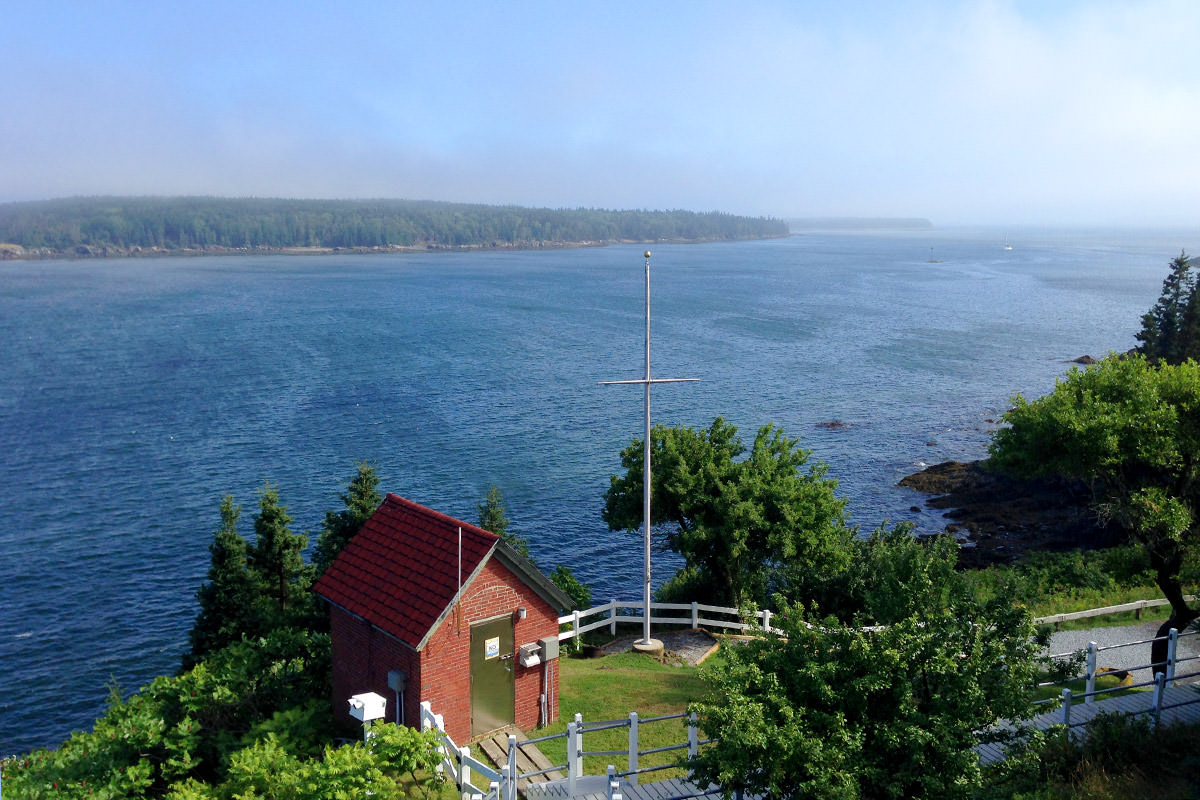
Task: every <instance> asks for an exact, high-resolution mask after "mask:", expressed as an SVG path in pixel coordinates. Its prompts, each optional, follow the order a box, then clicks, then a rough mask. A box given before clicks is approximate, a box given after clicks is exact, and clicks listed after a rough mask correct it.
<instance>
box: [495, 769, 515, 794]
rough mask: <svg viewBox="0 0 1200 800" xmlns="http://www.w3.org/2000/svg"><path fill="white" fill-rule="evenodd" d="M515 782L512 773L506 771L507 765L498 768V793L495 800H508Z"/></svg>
mask: <svg viewBox="0 0 1200 800" xmlns="http://www.w3.org/2000/svg"><path fill="white" fill-rule="evenodd" d="M515 782H516V781H515V780H514V779H513V776H512V772H510V771H509V769H508V764H505V765H504V766H503V767H501V768H500V792H499V793H498V794H497V795H496V798H497V800H509V796H510V794H511V793H512V785H513V784H514V783H515Z"/></svg>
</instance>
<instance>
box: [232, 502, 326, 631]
mask: <svg viewBox="0 0 1200 800" xmlns="http://www.w3.org/2000/svg"><path fill="white" fill-rule="evenodd" d="M291 524H292V517H291V515H290V514H288V513H287V507H286V506H283V505H280V503H279V492H278V491H277V490H276V488H275V487H274V486H272V485H271V484H270V483H267V484H265V485H264V486H263V489H262V493H261V494H260V496H259V502H258V514H257V515H256V516H255V517H254V535H255V541H254V545H253V546H252V547H250V548H249V554H248V555H249V563H250V568H251V569H252V570H253V571H254V572H255V573H256V575H257V577H258V580H259V581H260V585H261V591H262V595H261V600H262V605H263V613H264V615H265V616H266V617H267V619H268V620H271V624H270V627H275V626H277V625H280V624H285V625H286V624H289V623H290V619H289V612H295V611H296V610H297V609H296V608H295V606H296V605H297V604H298V603H303V601H304V600H305V599H306V595H305V590H307V589H308V587H309V585H311V583H312V574H311V570H309V569H308V568H307V567H306V565H305V563H304V556H303V555H302V554H303V552H304V547H305V545H306V544H307V543H308V541H307V539H306V538H305V537H304V536H303V535H300V534H295V533H292V531H291V528H290V527H289V526H290V525H291Z"/></svg>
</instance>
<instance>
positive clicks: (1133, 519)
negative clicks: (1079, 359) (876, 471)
mask: <svg viewBox="0 0 1200 800" xmlns="http://www.w3.org/2000/svg"><path fill="white" fill-rule="evenodd" d="M1013 404H1014V407H1013V408H1012V409H1011V410H1010V411H1008V412H1007V413H1006V414H1005V415H1004V420H1005V422H1007V423H1008V425H1007V427H1004V428H1001V429H1000V430H998V431H997V432H996V433H995V434H994V436H993V438H992V443H991V445H990V447H989V452H990V454H991V459H990V460H991V463H992V464H993V465H994V466H995V467H997V468H999V469H1001V470H1004V471H1007V472H1011V473H1014V474H1017V475H1021V476H1038V475H1061V476H1065V477H1068V478H1076V479H1080V480H1084V481H1087V482H1089V484H1090V485H1091V486H1092V491H1093V496H1094V498H1095V507H1096V509H1097V511H1098V512H1099V513H1100V515H1101V516H1102V517H1103V518H1107V519H1111V520H1115V521H1116V522H1118V523H1120V524H1121V525H1122V526H1124V527H1125V529H1126V530H1128V531H1129V534H1130V535H1131V537H1132V538H1133V539H1134V540H1135V541H1137V542H1138V543H1140V544H1141V545H1142V547H1143V548H1145V551H1146V554H1147V556H1148V557H1149V559H1150V564H1151V567H1152V568H1153V569H1154V572H1155V580H1156V582H1157V583H1158V586H1159V588H1160V589H1161V590H1162V592H1163V596H1164V597H1166V599H1167V600H1169V601H1170V603H1171V612H1172V614H1171V621H1172V622H1173V623H1174V624H1175V627H1178V628H1182V627H1183V626H1184V625H1186V624H1187V623H1188V622H1189V621H1191V620H1192V619H1193V618H1194V617H1195V616H1196V612H1195V611H1194V610H1192V609H1191V608H1190V607H1189V606H1188V605H1187V602H1186V601H1185V600H1184V593H1183V589H1182V587H1181V585H1180V578H1179V576H1180V570H1181V569H1182V567H1183V564H1184V558H1185V555H1187V553H1188V551H1189V550H1190V549H1193V548H1194V547H1195V544H1196V540H1197V534H1198V533H1200V518H1197V509H1200V481H1198V478H1200V365H1198V364H1197V363H1196V362H1194V361H1188V362H1185V363H1183V364H1177V365H1171V364H1166V363H1163V364H1152V363H1150V362H1149V361H1147V360H1146V359H1145V358H1143V357H1141V356H1132V357H1127V358H1116V357H1111V356H1110V357H1109V358H1107V359H1104V360H1103V361H1101V362H1100V363H1098V364H1095V365H1092V366H1089V367H1088V368H1087V369H1085V370H1080V369H1077V368H1074V369H1072V370H1071V371H1070V372H1069V373H1068V374H1067V376H1066V378H1065V379H1062V380H1059V381H1058V383H1057V385H1056V386H1055V387H1054V391H1053V392H1051V393H1050V394H1048V395H1046V396H1044V397H1041V398H1039V399H1037V400H1034V401H1032V402H1029V401H1027V400H1025V398H1023V397H1021V396H1017V397H1015V398H1014V399H1013Z"/></svg>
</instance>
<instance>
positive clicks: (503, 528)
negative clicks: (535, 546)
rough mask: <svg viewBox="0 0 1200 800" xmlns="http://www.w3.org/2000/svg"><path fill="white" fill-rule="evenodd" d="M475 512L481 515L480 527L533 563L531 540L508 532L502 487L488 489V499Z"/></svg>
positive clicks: (478, 505) (477, 506) (476, 507)
mask: <svg viewBox="0 0 1200 800" xmlns="http://www.w3.org/2000/svg"><path fill="white" fill-rule="evenodd" d="M475 510H476V511H477V512H478V514H479V527H481V528H483V529H484V530H485V531H491V532H492V533H494V534H496V535H497V536H499V537H500V538H501V539H503V540H504V542H505V544H507V545H509V546H511V547H512V549H514V550H516V551H517V552H518V553H520V554H521V555H523V556H525V558H528V559H529V560H530V561H533V557H532V556H531V555H529V540H528V539H523V538H521V537H520V536H517V535H516V534H515V533H509V532H508V517H507V516H506V514H505V508H504V495H502V494H501V493H500V487H499V486H495V485H493V486H492V488H490V489H488V493H487V498H486V499H485V500H484V501H483V502H482V503H479V504H477V505H476V506H475Z"/></svg>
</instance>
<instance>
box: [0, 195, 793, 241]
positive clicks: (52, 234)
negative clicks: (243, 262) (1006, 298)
mask: <svg viewBox="0 0 1200 800" xmlns="http://www.w3.org/2000/svg"><path fill="white" fill-rule="evenodd" d="M787 233H788V229H787V224H786V223H784V222H782V221H781V220H774V219H763V218H752V217H738V216H733V215H731V214H721V213H718V212H711V213H702V214H698V213H695V212H691V211H611V210H605V209H584V208H579V209H547V208H521V207H518V206H485V205H474V204H465V203H439V202H430V201H408V200H283V199H251V198H245V199H227V198H217V197H166V198H164V197H78V198H70V199H60V200H47V201H36V202H27V203H8V204H3V205H0V241H4V242H10V243H14V244H19V245H22V246H24V247H26V248H54V249H57V250H60V251H75V249H76V248H79V247H83V248H85V249H90V248H106V247H115V248H124V249H127V248H134V247H140V248H161V249H166V250H178V249H196V248H199V249H203V248H208V247H219V248H234V249H248V250H253V249H259V248H278V247H331V248H337V247H346V248H353V247H388V246H406V247H412V246H422V247H496V246H537V245H540V244H542V243H547V242H549V243H555V242H557V243H564V242H604V241H629V240H633V241H657V240H660V239H687V240H699V239H747V238H761V237H766V236H786V235H787Z"/></svg>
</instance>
